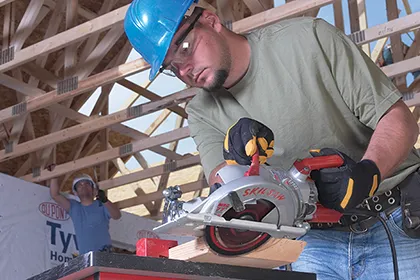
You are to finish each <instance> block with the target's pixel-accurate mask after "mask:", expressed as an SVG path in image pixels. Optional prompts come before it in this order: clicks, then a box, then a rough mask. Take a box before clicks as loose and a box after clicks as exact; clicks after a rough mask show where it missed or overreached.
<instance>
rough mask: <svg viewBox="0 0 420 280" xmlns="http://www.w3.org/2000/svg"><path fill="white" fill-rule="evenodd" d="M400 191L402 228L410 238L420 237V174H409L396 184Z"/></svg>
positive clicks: (417, 172)
mask: <svg viewBox="0 0 420 280" xmlns="http://www.w3.org/2000/svg"><path fill="white" fill-rule="evenodd" d="M398 187H399V188H400V191H401V210H402V211H401V212H402V215H403V230H404V232H405V233H406V234H407V235H408V236H410V237H412V238H420V174H419V170H417V171H416V172H414V173H413V174H412V175H409V176H408V177H407V178H406V179H405V180H404V181H403V182H401V184H399V186H398Z"/></svg>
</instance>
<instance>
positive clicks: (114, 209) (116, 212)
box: [104, 200, 121, 220]
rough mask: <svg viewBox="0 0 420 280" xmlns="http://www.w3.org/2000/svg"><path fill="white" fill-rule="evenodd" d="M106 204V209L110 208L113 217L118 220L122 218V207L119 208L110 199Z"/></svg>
mask: <svg viewBox="0 0 420 280" xmlns="http://www.w3.org/2000/svg"><path fill="white" fill-rule="evenodd" d="M104 205H105V207H106V209H108V211H109V215H110V216H111V218H113V219H114V220H118V219H119V218H121V211H120V209H118V207H117V205H115V204H114V203H112V202H111V201H109V200H108V201H107V202H105V203H104Z"/></svg>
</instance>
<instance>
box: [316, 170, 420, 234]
mask: <svg viewBox="0 0 420 280" xmlns="http://www.w3.org/2000/svg"><path fill="white" fill-rule="evenodd" d="M398 207H401V210H402V215H403V229H404V232H405V233H406V234H407V235H408V236H410V237H412V238H420V174H419V170H417V171H416V172H413V173H412V174H410V175H408V176H407V177H406V178H405V179H404V180H403V181H402V182H401V183H400V184H399V185H398V186H396V187H395V188H393V189H392V190H389V191H387V192H385V193H384V194H381V195H378V196H373V197H370V198H368V199H366V200H365V201H364V202H363V203H362V205H361V207H360V208H361V209H363V210H365V211H366V210H367V211H369V212H370V213H372V216H366V215H364V214H363V215H357V214H354V215H343V216H342V217H341V219H340V221H339V222H338V223H310V224H311V227H312V228H313V229H334V230H338V231H348V232H354V233H363V232H366V231H367V230H368V229H369V228H370V227H371V226H373V225H374V224H376V223H377V222H379V219H378V218H377V217H376V216H377V215H378V214H379V213H384V214H385V215H386V216H389V215H390V214H391V213H392V212H393V211H395V210H396V209H397V208H398Z"/></svg>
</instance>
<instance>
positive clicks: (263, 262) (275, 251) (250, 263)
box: [169, 238, 306, 269]
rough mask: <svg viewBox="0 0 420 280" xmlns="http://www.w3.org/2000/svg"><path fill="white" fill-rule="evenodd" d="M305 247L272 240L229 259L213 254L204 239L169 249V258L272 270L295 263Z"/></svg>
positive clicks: (293, 242)
mask: <svg viewBox="0 0 420 280" xmlns="http://www.w3.org/2000/svg"><path fill="white" fill-rule="evenodd" d="M305 245H306V242H305V241H298V240H291V239H275V238H271V239H269V240H268V241H267V242H266V243H265V244H264V245H262V246H261V247H259V248H257V249H256V250H254V251H252V252H250V253H247V254H243V255H240V256H229V257H227V256H220V255H217V254H215V253H213V251H211V250H210V249H209V248H208V247H207V245H206V244H205V241H204V240H203V239H202V238H197V239H195V240H192V241H189V242H187V243H184V244H181V245H179V246H176V247H173V248H171V249H169V258H170V259H177V260H184V261H193V262H204V263H219V264H229V265H237V266H246V267H258V268H268V269H271V268H276V267H279V266H283V265H286V264H290V263H292V262H295V261H296V260H297V259H298V257H299V256H300V254H301V253H302V251H303V248H304V247H305Z"/></svg>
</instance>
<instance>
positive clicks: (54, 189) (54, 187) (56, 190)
mask: <svg viewBox="0 0 420 280" xmlns="http://www.w3.org/2000/svg"><path fill="white" fill-rule="evenodd" d="M50 195H51V198H52V199H54V201H55V202H57V204H58V205H60V206H61V207H63V208H64V210H66V211H67V213H69V212H70V205H71V204H70V200H68V199H67V198H66V197H65V196H63V195H62V194H60V187H59V184H58V179H57V178H53V179H51V182H50Z"/></svg>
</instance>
